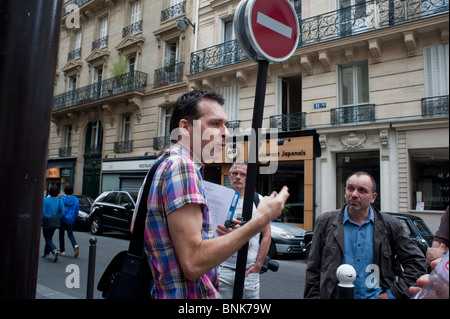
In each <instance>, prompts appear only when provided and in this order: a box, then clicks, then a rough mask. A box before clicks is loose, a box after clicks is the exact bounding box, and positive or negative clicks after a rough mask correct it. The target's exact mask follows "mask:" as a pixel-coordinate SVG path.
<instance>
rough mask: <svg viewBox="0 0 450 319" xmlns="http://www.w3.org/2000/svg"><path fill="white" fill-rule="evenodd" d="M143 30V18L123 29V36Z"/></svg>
mask: <svg viewBox="0 0 450 319" xmlns="http://www.w3.org/2000/svg"><path fill="white" fill-rule="evenodd" d="M141 31H142V20H141V21H138V22H135V23H132V24H130V25H129V26H128V27H125V28H123V29H122V38H125V37H126V36H127V35H133V34H136V33H138V32H141Z"/></svg>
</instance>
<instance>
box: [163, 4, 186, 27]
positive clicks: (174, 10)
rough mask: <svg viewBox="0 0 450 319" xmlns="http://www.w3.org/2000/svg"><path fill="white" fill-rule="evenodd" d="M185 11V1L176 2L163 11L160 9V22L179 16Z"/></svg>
mask: <svg viewBox="0 0 450 319" xmlns="http://www.w3.org/2000/svg"><path fill="white" fill-rule="evenodd" d="M185 12H186V1H183V2H180V3H177V4H176V5H173V6H171V7H169V8H167V9H165V10H163V11H161V22H163V21H166V20H169V19H171V18H173V17H176V16H179V15H181V14H183V13H185Z"/></svg>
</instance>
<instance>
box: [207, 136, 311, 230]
mask: <svg viewBox="0 0 450 319" xmlns="http://www.w3.org/2000/svg"><path fill="white" fill-rule="evenodd" d="M248 138H249V137H248V136H235V137H233V141H232V142H231V141H230V142H229V143H227V145H226V147H225V149H224V159H223V162H224V163H223V164H221V165H218V164H211V165H208V166H207V167H206V169H205V174H204V177H205V179H207V180H212V181H214V180H215V182H220V183H222V184H223V185H225V186H229V185H230V182H229V179H228V171H229V170H230V168H231V165H232V163H233V162H236V161H237V162H239V161H247V162H250V161H251V160H252V156H251V152H249V150H248V145H249V143H248ZM249 154H250V155H249ZM319 156H320V146H319V143H318V135H317V134H316V132H315V131H314V130H305V131H298V132H278V133H275V134H273V133H272V134H267V135H263V137H262V138H261V141H260V147H259V152H258V159H259V165H258V166H259V174H258V177H257V178H258V179H257V182H256V191H257V192H258V193H260V194H261V195H268V194H270V193H271V192H272V191H279V190H280V189H281V188H282V187H283V186H284V185H286V186H287V187H289V193H290V197H289V199H288V202H287V205H286V207H285V210H284V211H283V214H282V218H283V219H284V220H285V221H286V222H288V223H291V224H294V225H296V226H299V227H301V228H303V229H305V230H308V231H310V230H312V229H313V221H314V218H315V209H314V207H315V205H314V197H315V194H314V189H315V187H314V179H315V165H314V159H315V158H316V157H319ZM219 173H221V174H219ZM218 176H221V179H220V181H219V178H218Z"/></svg>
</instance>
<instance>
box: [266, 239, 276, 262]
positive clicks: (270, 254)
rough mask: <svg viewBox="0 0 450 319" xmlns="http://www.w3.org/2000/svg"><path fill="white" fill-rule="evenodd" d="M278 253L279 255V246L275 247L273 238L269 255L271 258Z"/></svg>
mask: <svg viewBox="0 0 450 319" xmlns="http://www.w3.org/2000/svg"><path fill="white" fill-rule="evenodd" d="M276 255H277V248H276V247H275V243H274V242H273V240H271V241H270V247H269V252H268V253H267V256H269V257H270V258H274V257H275V256H276Z"/></svg>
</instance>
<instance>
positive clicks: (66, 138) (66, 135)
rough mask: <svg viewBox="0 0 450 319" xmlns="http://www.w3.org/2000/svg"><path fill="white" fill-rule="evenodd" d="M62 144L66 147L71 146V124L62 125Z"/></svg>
mask: <svg viewBox="0 0 450 319" xmlns="http://www.w3.org/2000/svg"><path fill="white" fill-rule="evenodd" d="M62 146H63V147H64V148H67V149H68V148H70V147H71V146H72V125H66V126H64V132H63V144H62Z"/></svg>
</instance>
